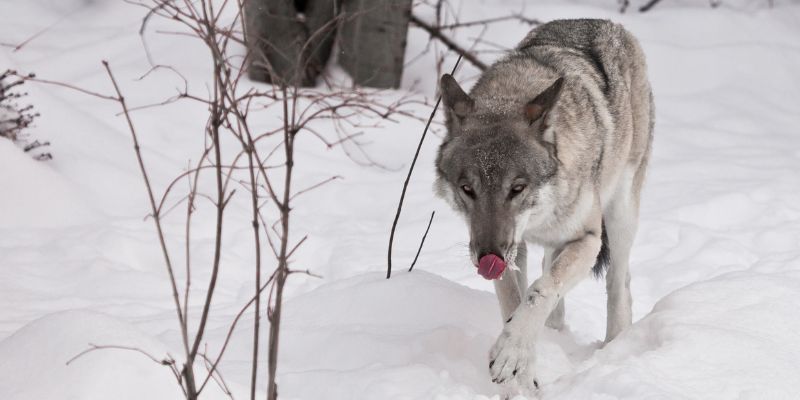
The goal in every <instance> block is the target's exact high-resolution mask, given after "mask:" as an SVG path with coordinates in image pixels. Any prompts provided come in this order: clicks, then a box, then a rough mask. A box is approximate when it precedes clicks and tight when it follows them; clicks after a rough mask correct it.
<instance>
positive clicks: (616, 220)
mask: <svg viewBox="0 0 800 400" xmlns="http://www.w3.org/2000/svg"><path fill="white" fill-rule="evenodd" d="M441 92H442V96H443V101H444V105H445V107H444V109H445V113H446V125H447V130H448V134H447V136H446V138H445V140H444V142H443V143H442V145H441V147H440V149H439V154H438V157H437V159H436V171H437V176H438V179H437V183H436V187H435V190H436V191H437V193H438V194H439V195H440V196H441V197H443V198H444V199H446V200H447V201H448V202H449V203H450V204H451V205H452V206H453V207H454V209H456V210H457V211H459V212H460V213H462V214H463V215H464V217H465V219H466V221H467V224H468V225H469V230H470V253H471V257H472V262H473V264H475V265H477V262H478V260H479V259H480V257H481V256H483V255H485V254H490V253H493V254H496V255H498V256H501V257H503V258H504V259H505V260H506V261H507V262H508V263H509V264H512V265H513V264H515V265H516V266H517V267H518V268H519V270H518V271H514V272H511V271H509V270H507V271H506V272H505V274H504V276H503V277H502V279H500V280H498V281H496V282H495V288H496V291H497V295H498V299H499V301H500V306H501V312H502V317H503V320H504V321H507V322H506V323H505V325H504V329H503V332H502V334H501V335H500V337H499V339H498V340H497V342H496V344H495V346H494V347H493V348H492V351H491V353H490V358H491V364H490V365H491V366H490V373H491V375H492V379H493V381H495V382H498V383H502V384H503V385H504V386H505V387H506V388H507V389H508V391H509V392H514V393H517V392H518V393H528V392H531V391H534V390H535V389H536V387H537V385H534V384H533V381H534V380H535V377H536V375H535V362H534V361H535V342H536V340H537V338H538V333H539V331H540V330H541V329H542V326H543V325H545V323H546V324H547V325H548V326H551V327H554V328H559V329H560V328H562V327H563V325H564V301H563V300H564V295H565V294H566V292H567V291H569V290H570V289H571V288H572V287H574V286H575V285H576V284H577V283H578V282H579V281H580V280H582V279H584V278H585V277H587V276H589V275H590V271H592V269H593V266H595V265H598V267H600V264H602V263H599V261H602V259H603V257H604V256H605V257H607V259H608V260H609V267H608V272H607V274H606V287H607V292H608V321H607V328H606V341H610V340H612V339H613V338H614V337H616V336H617V335H618V334H619V333H620V332H621V331H622V330H623V329H624V328H626V327H627V326H629V325H630V324H631V296H630V287H629V281H630V274H629V272H628V258H629V254H630V248H631V245H632V243H633V238H634V235H635V233H636V226H637V220H638V210H639V198H640V192H641V188H642V183H643V181H644V176H645V170H646V167H647V162H648V159H649V156H650V147H651V143H652V139H653V116H654V107H653V101H652V93H651V90H650V84H649V82H648V79H647V72H646V65H645V57H644V54H643V52H642V50H641V48H640V47H639V44H638V42H637V40H636V39H635V38H634V37H633V36H632V35H631V34H630V33H629V32H627V31H626V30H625V29H624V28H623V27H622V26H621V25H618V24H614V23H612V22H610V21H605V20H589V19H585V20H559V21H553V22H550V23H547V24H544V25H542V26H539V27H537V28H536V29H534V30H532V31H531V32H530V33H529V34H528V35H527V36H526V37H525V39H523V40H522V42H521V43H520V44H519V45H518V46H517V48H516V49H515V50H514V51H512V52H510V54H508V55H507V56H505V57H504V58H503V59H501V60H500V61H498V62H496V63H495V64H494V65H492V66H491V67H490V68H489V69H487V70H486V71H485V72H484V73H483V75H482V76H481V77H480V79H479V80H478V82H477V83H476V84H475V86H474V87H473V88H472V90H471V91H470V92H469V94H467V93H465V92H464V91H463V90H462V89H461V88H460V86H459V85H458V84H457V83H456V81H455V80H454V79H453V78H452V77H451V76H450V75H445V76H443V77H442V80H441ZM526 243H532V244H539V245H541V246H543V247H544V250H545V257H544V260H543V262H542V269H543V273H542V276H541V277H540V278H539V279H537V280H536V281H534V282H533V284H532V285H531V286H530V287H528V282H527V278H526V276H527V271H526V266H525V263H524V261H523V259H524V256H523V255H524V249H525V245H526ZM601 247H604V253H603V252H601ZM595 272H596V273H597V272H600V271H598V270H597V269H595Z"/></svg>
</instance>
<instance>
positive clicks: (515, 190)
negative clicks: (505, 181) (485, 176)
mask: <svg viewBox="0 0 800 400" xmlns="http://www.w3.org/2000/svg"><path fill="white" fill-rule="evenodd" d="M523 190H525V185H523V184H521V183H520V184H517V185H514V186H512V187H511V193H509V196H510V197H514V196H516V195H518V194H520V193H522V191H523Z"/></svg>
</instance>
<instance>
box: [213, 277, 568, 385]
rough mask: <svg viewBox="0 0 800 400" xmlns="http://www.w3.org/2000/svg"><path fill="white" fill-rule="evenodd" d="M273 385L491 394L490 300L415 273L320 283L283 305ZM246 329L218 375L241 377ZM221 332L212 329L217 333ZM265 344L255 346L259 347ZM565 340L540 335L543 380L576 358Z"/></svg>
mask: <svg viewBox="0 0 800 400" xmlns="http://www.w3.org/2000/svg"><path fill="white" fill-rule="evenodd" d="M283 315H284V320H283V322H282V325H281V342H280V343H281V350H280V356H281V360H280V369H279V379H278V381H279V387H280V388H281V389H280V390H281V391H282V393H287V394H289V395H290V397H291V398H298V399H321V398H325V399H353V400H357V399H376V398H403V399H420V400H422V399H434V398H435V399H456V398H458V399H464V398H485V397H484V395H482V394H489V395H495V394H496V393H498V392H499V387H498V386H495V385H494V384H492V383H491V380H490V377H489V372H488V361H489V359H488V354H489V348H490V347H491V345H492V344H493V343H494V340H495V339H496V338H497V335H498V334H499V333H500V331H501V329H502V324H501V323H502V320H501V317H500V310H499V307H498V305H497V300H496V298H495V296H494V295H493V294H492V293H489V292H485V291H480V290H475V289H470V288H468V287H466V286H463V285H460V284H457V283H454V282H452V281H450V280H448V279H445V278H442V277H441V276H438V275H434V274H431V273H428V272H424V271H413V272H411V273H405V272H399V273H397V272H396V273H395V274H394V275H393V276H392V279H390V280H387V279H385V275H384V274H383V273H368V274H364V275H359V276H356V277H353V278H350V279H345V280H341V281H338V282H333V283H330V284H326V285H323V286H321V287H320V288H318V289H316V290H314V291H312V292H310V293H308V294H306V295H305V296H302V297H298V298H296V299H294V300H292V301H289V302H288V303H287V304H286V308H285V310H284V314H283ZM251 332H252V324H249V325H247V326H246V327H245V326H243V327H241V328H239V329H237V334H236V335H234V337H233V340H232V347H231V348H230V350H229V351H230V352H229V353H228V356H227V357H226V358H227V362H226V363H224V364H223V368H224V370H225V371H226V372H227V373H230V372H235V373H234V375H237V374H238V373H240V372H243V371H246V369H247V368H249V359H250V357H251V351H252V348H251V347H250V346H249V344H250V342H251V340H250V339H249V338H250V337H251V335H252V333H251ZM223 333H224V332H221V331H220V332H215V334H214V335H213V336H221V335H222V334H223ZM266 340H267V337H266V336H264V337H263V338H262V339H261V342H262V343H266ZM580 350H581V349H579V348H578V347H577V345H575V343H574V341H572V339H571V336H570V335H569V334H562V333H558V332H555V331H551V330H547V332H545V334H544V335H543V340H542V343H541V345H540V348H539V357H540V360H542V361H541V362H542V363H544V364H545V365H547V368H546V369H543V370H542V374H543V376H542V377H541V378H542V381H543V382H550V381H553V380H555V379H556V378H557V377H558V376H559V375H561V374H563V373H566V372H568V371H570V370H571V369H572V368H573V362H574V361H575V360H572V359H571V358H570V357H573V354H579V353H582V352H581V351H580Z"/></svg>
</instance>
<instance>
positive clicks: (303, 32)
mask: <svg viewBox="0 0 800 400" xmlns="http://www.w3.org/2000/svg"><path fill="white" fill-rule="evenodd" d="M244 6H245V8H244V11H245V19H246V22H245V24H246V30H247V42H248V46H249V47H250V57H251V58H250V66H249V71H248V73H249V76H250V78H251V79H253V80H255V81H260V82H267V83H275V84H281V83H285V84H287V85H289V86H294V85H299V86H313V85H314V84H315V81H316V78H317V76H318V75H319V74H320V72H322V70H323V68H324V67H325V63H326V62H327V60H328V57H330V53H331V47H332V46H333V38H334V35H335V31H336V24H335V23H334V22H333V21H332V20H333V18H334V17H335V15H336V12H337V11H338V10H337V7H336V2H335V0H307V1H294V0H245V2H244Z"/></svg>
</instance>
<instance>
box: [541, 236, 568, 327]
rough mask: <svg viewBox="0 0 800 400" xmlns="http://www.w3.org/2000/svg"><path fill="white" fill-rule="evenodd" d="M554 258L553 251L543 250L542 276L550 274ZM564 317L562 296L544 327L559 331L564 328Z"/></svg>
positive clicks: (564, 310)
mask: <svg viewBox="0 0 800 400" xmlns="http://www.w3.org/2000/svg"><path fill="white" fill-rule="evenodd" d="M554 256H555V250H554V249H545V250H544V257H543V258H542V275H547V274H549V273H550V268H551V267H552V265H553V258H554ZM565 317H566V309H565V306H564V297H563V296H562V297H561V299H559V300H558V304H556V307H555V308H553V311H552V312H550V316H549V317H547V322H545V325H546V326H548V327H550V328H553V329H556V330H561V329H562V328H564V318H565Z"/></svg>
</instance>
